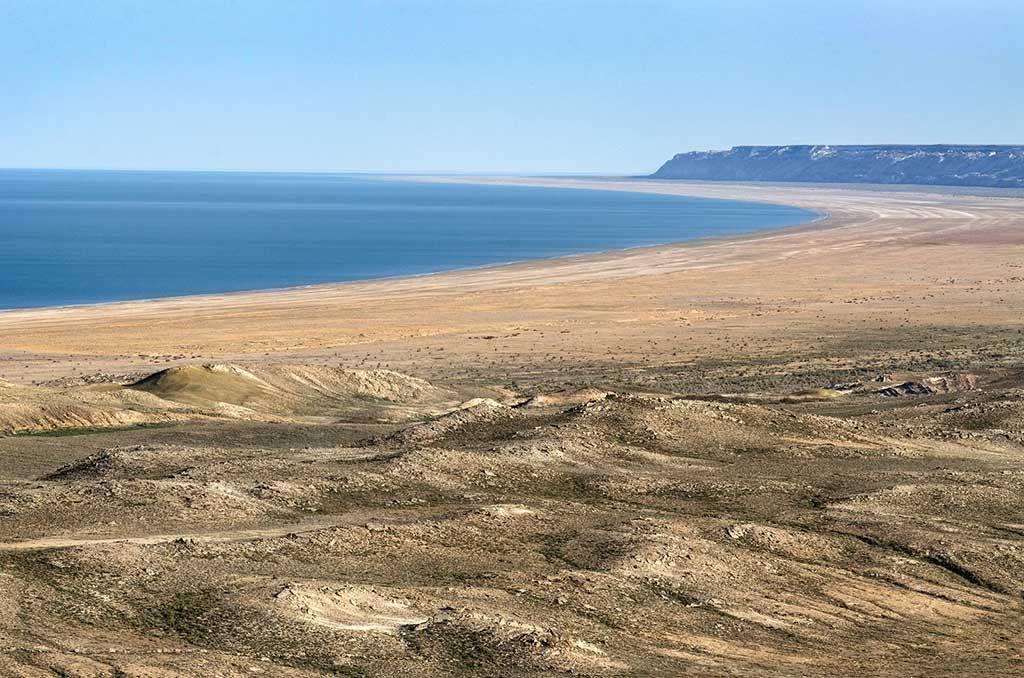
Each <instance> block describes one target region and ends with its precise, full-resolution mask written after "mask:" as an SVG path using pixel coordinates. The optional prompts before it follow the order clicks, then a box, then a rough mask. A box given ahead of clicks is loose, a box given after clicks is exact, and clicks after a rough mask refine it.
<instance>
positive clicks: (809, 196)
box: [0, 176, 1024, 380]
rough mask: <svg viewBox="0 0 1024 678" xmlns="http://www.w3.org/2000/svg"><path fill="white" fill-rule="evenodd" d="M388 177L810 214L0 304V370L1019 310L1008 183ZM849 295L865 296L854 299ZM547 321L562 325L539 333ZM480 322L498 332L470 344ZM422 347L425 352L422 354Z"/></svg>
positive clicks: (393, 356) (334, 356) (921, 319)
mask: <svg viewBox="0 0 1024 678" xmlns="http://www.w3.org/2000/svg"><path fill="white" fill-rule="evenodd" d="M401 179H402V180H413V181H424V180H430V181H441V182H453V181H458V182H464V183H485V184H486V183H502V184H512V185H538V186H553V187H564V188H579V189H584V188H587V189H598V190H625V191H646V192H658V193H674V194H679V195H688V196H695V197H711V198H725V199H735V200H746V201H755V202H757V201H760V202H769V203H781V204H786V205H792V206H795V207H800V208H804V209H808V210H811V211H814V212H816V213H818V214H821V215H822V216H821V217H819V218H818V219H816V220H812V221H810V222H805V223H803V224H798V225H793V226H788V227H784V228H771V229H761V230H757V231H750V232H747V233H743V234H737V235H730V236H725V237H712V238H703V239H694V240H687V241H682V242H677V243H671V244H665V245H654V246H646V247H638V248H631V249H627V250H610V251H606V252H600V253H593V252H591V253H582V254H576V255H570V256H564V257H558V258H552V259H537V260H527V261H520V262H515V263H508V264H500V265H489V266H485V267H476V268H468V269H459V270H453V271H443V272H437V273H429V274H423V275H418V276H411V277H410V276H404V277H395V278H383V279H376V280H363V281H352V282H342V283H326V284H320V285H311V286H306V287H299V288H286V289H281V290H269V291H267V290H263V291H249V292H231V293H221V294H210V295H196V296H183V297H167V298H160V299H154V300H149V301H139V300H134V301H121V302H109V303H105V304H89V305H77V306H63V307H44V308H31V309H16V310H10V311H6V312H3V313H0V379H14V380H25V379H30V380H31V379H35V380H47V379H52V378H57V377H63V376H68V375H73V374H78V373H88V372H90V371H93V372H102V371H109V372H118V371H120V372H124V371H130V372H136V371H142V370H145V369H149V368H150V367H152V365H153V364H154V363H155V362H158V363H160V364H162V365H168V364H179V363H183V362H189V361H192V362H195V361H198V360H203V361H212V360H227V361H229V360H241V361H246V360H257V361H260V360H263V361H266V360H271V359H273V358H275V357H276V358H278V359H281V358H284V359H288V360H294V361H314V362H324V361H335V362H337V361H348V362H352V361H355V362H356V364H358V363H363V362H367V363H368V361H370V360H373V364H377V363H378V362H379V363H380V364H382V365H391V366H392V367H394V368H396V369H409V370H412V371H414V372H421V373H427V372H431V371H433V370H435V367H434V366H435V365H437V366H438V368H439V367H440V366H441V365H443V364H445V361H448V362H451V361H459V360H465V361H467V362H468V364H471V365H476V364H479V365H481V366H483V365H490V364H492V363H493V364H495V365H496V364H499V362H500V361H502V360H504V361H505V362H506V364H508V363H509V361H513V362H516V363H518V362H522V363H523V364H530V363H531V361H536V360H540V358H541V357H542V356H543V355H544V353H543V351H548V352H549V353H550V351H551V350H554V348H557V350H559V351H568V352H569V353H567V354H566V355H567V356H570V357H572V359H573V360H577V359H578V360H598V359H600V360H605V359H606V358H604V357H603V356H605V355H608V354H609V352H611V353H613V354H617V355H621V356H624V359H632V357H643V356H645V355H646V356H648V358H649V359H655V358H652V357H651V356H652V355H655V356H656V355H657V354H652V353H651V352H650V351H649V350H647V349H645V348H644V346H645V345H646V344H645V343H644V342H645V341H648V339H646V338H645V337H659V336H660V337H662V339H660V340H661V341H671V342H673V344H674V345H677V346H678V348H677V349H676V350H675V351H673V353H672V354H670V355H669V356H661V357H657V359H659V360H662V359H663V360H670V359H671V360H682V359H683V357H684V356H691V357H692V356H700V355H706V354H708V352H711V353H714V352H716V351H719V350H720V347H721V342H722V341H737V342H744V341H749V337H751V336H757V337H760V336H764V337H766V339H767V338H770V337H776V336H781V335H780V333H782V334H783V335H785V336H791V335H794V333H803V334H806V335H808V336H812V337H826V338H828V337H832V338H833V339H830V340H829V341H837V340H838V337H841V336H846V335H850V336H858V333H859V334H863V331H864V330H863V328H864V327H865V323H869V325H868V326H870V327H872V328H874V329H873V330H872V331H873V332H876V333H877V332H881V330H879V328H880V327H886V326H891V327H893V328H899V327H905V326H907V325H906V324H907V323H910V324H911V325H915V326H916V325H928V326H947V325H948V326H957V327H960V326H977V325H988V324H992V323H996V324H998V325H1000V326H1013V327H1016V326H1017V325H1018V324H1020V323H1021V322H1022V318H1024V308H1021V309H1018V308H1016V300H1017V298H1018V297H1017V296H1007V295H1006V293H1005V290H1006V289H1008V287H1007V286H1012V285H1017V284H1018V283H1017V282H1016V280H1017V279H1018V278H1019V277H1020V271H1021V270H1024V269H1020V270H1018V269H1017V268H1016V267H1017V266H1019V263H1018V262H1021V261H1024V199H1022V198H1016V197H1009V196H975V195H970V196H967V195H962V194H955V193H953V194H946V193H939V192H935V191H933V190H932V191H928V192H927V193H919V192H907V191H900V192H896V193H893V192H884V191H877V190H855V189H849V188H845V187H844V188H832V187H825V186H822V185H813V186H809V185H792V186H790V185H787V186H780V185H777V184H773V185H750V184H732V183H729V184H726V183H707V182H685V183H678V184H677V183H667V182H664V181H650V180H630V179H616V180H611V179H590V178H588V179H577V178H559V179H554V178H528V177H519V178H513V177H472V178H470V177H422V176H417V177H401ZM950 281H952V282H950ZM965 281H975V283H974V284H968V283H967V282H965ZM978 281H981V282H978ZM982 283H983V284H982ZM1001 289H1002V290H1003V292H999V290H1001ZM1020 298H1021V299H1024V294H1022V295H1020ZM856 299H877V300H882V301H880V302H879V303H878V304H876V306H877V307H876V308H874V309H872V308H871V307H870V305H869V306H865V307H862V306H860V305H858V304H856V303H851V300H856ZM1010 302H1012V303H1010ZM584 329H586V331H587V332H589V336H584V335H583V334H581V332H583V331H584ZM555 331H557V332H559V333H566V334H565V337H567V338H568V337H572V338H574V340H575V341H577V343H575V344H572V345H569V344H566V345H564V346H563V344H562V343H558V342H556V343H552V337H551V333H552V332H555ZM893 331H895V330H894V329H889V330H886V332H889V333H891V332H893ZM479 336H495V337H502V338H503V339H502V343H501V344H497V345H494V346H491V347H490V349H489V350H490V355H489V356H485V355H484V354H482V353H481V352H480V348H481V344H480V342H479V341H478V340H476V339H474V337H479ZM816 341H817V340H816ZM680 342H682V343H680ZM495 349H497V350H495ZM435 351H437V352H441V351H443V353H437V354H436V356H435V357H433V358H431V359H430V360H429V361H425V360H424V359H423V357H424V355H425V353H424V352H435ZM676 354H678V355H676ZM432 355H435V354H433V353H432ZM442 358H443V360H442ZM473 369H476V368H475V367H474V368H473ZM481 369H482V367H481ZM488 369H490V368H488Z"/></svg>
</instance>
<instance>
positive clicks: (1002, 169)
mask: <svg viewBox="0 0 1024 678" xmlns="http://www.w3.org/2000/svg"><path fill="white" fill-rule="evenodd" d="M651 177H652V178H655V179H700V180H707V181H807V182H822V183H830V182H836V183H871V184H926V185H942V186H991V187H1000V188H1024V146H963V145H946V144H940V145H925V146H922V145H879V146H827V145H826V146H734V147H732V148H730V149H729V150H726V151H692V152H689V153H680V154H678V155H676V156H675V157H673V158H672V159H671V160H669V161H668V162H666V163H665V164H664V165H662V166H661V168H659V169H658V171H657V172H655V173H654V174H652V175H651Z"/></svg>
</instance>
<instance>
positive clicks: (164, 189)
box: [0, 170, 815, 309]
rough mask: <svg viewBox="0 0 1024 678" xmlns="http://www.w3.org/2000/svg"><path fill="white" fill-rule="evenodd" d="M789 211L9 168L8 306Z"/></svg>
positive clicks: (663, 237) (672, 237)
mask: <svg viewBox="0 0 1024 678" xmlns="http://www.w3.org/2000/svg"><path fill="white" fill-rule="evenodd" d="M814 217H815V215H814V214H812V213H810V212H807V211H804V210H799V209H793V208H788V207H782V206H776V205H764V204H754V203H742V202H733V201H724V200H705V199H696V198H684V197H678V196H665V195H649V194H642V193H625V192H615V191H589V190H586V191H585V190H574V189H554V188H532V187H509V186H472V185H459V184H429V183H410V182H396V181H386V180H383V179H373V178H367V177H362V176H356V177H354V176H343V175H325V174H273V173H211V172H107V171H71V170H2V171H0V309H11V308H21V307H34V306H52V305H64V304H80V303H88V302H100V301H115V300H126V299H146V298H154V297H166V296H176V295H182V294H198V293H209V292H228V291H237V290H251V289H262V288H277V287H289V286H295V285H308V284H313V283H323V282H334V281H345V280H361V279H368V278H380V277H386V276H398V275H410V274H420V273H427V272H432V271H442V270H448V269H455V268H465V267H471V266H481V265H485V264H496V263H501V262H509V261H518V260H523V259H536V258H540V257H552V256H559V255H565V254H573V253H578V252H592V251H599V250H607V249H615V248H624V247H633V246H638V245H652V244H657V243H665V242H673V241H679V240H686V239H689V238H697V237H705V236H718V235H726V234H734V233H740V232H743V231H749V230H753V229H760V228H770V227H777V226H783V225H790V224H796V223H800V222H805V221H808V220H810V219H813V218H814Z"/></svg>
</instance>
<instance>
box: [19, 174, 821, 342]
mask: <svg viewBox="0 0 1024 678" xmlns="http://www.w3.org/2000/svg"><path fill="white" fill-rule="evenodd" d="M374 178H375V179H377V180H380V181H404V182H413V183H458V184H470V185H478V186H485V185H503V186H523V185H525V184H522V183H519V181H522V180H532V179H534V178H532V177H475V176H455V175H452V176H448V175H394V174H385V175H379V176H376V177H374ZM502 179H508V180H509V181H507V182H506V181H502ZM536 179H537V180H539V181H541V182H543V181H544V180H545V178H544V177H537V178H536ZM552 180H554V181H575V180H577V179H576V178H561V177H552ZM600 181H602V182H604V181H607V182H610V183H615V182H624V181H634V179H632V178H630V177H607V178H602V179H601V180H600ZM529 186H531V187H537V188H567V189H576V190H588V191H605V192H619V191H621V190H622V189H618V188H613V187H611V186H577V185H565V186H562V185H558V186H556V185H548V184H545V183H539V184H532V183H531V184H529ZM628 192H644V191H628ZM653 193H657V194H659V195H678V196H680V197H702V196H696V195H694V196H691V195H687V194H680V193H676V192H673V191H658V192H653ZM708 199H710V200H723V201H735V202H744V203H753V204H760V205H781V206H786V207H794V206H792V205H789V204H787V203H785V202H781V201H767V200H741V199H733V198H708ZM796 209H804V210H805V211H808V212H811V213H812V217H811V218H810V219H808V220H807V221H800V222H798V223H793V224H788V225H785V226H769V227H764V228H754V229H751V230H749V231H744V232H742V233H736V234H730V235H709V236H697V237H692V238H685V239H682V240H671V241H667V242H662V243H654V244H649V245H634V246H632V247H619V248H611V249H603V250H593V251H582V252H574V253H568V254H560V255H555V256H546V257H538V258H530V259H515V260H511V261H505V262H498V263H491V264H481V265H479V266H465V267H459V268H449V269H442V270H438V271H428V272H425V273H409V274H399V275H387V276H380V277H373V278H360V279H354V280H340V281H328V282H319V283H309V284H306V285H287V286H283V287H261V288H252V289H242V290H226V291H221V292H200V293H196V294H172V295H167V296H159V297H141V298H133V299H113V300H109V301H87V302H81V303H69V304H52V305H45V306H23V307H14V308H0V323H2V322H3V321H4V320H7V319H9V318H10V317H12V316H16V315H20V314H32V313H47V312H54V313H56V312H61V311H69V310H80V309H81V310H87V309H97V310H99V309H104V308H110V307H117V306H124V305H131V304H138V305H150V304H161V303H168V304H175V303H185V302H192V303H202V302H204V301H206V302H210V301H215V300H220V299H222V298H224V297H238V296H248V295H275V294H296V293H302V292H305V291H313V292H315V291H320V290H329V289H334V288H338V287H342V286H354V285H363V284H374V283H387V282H395V281H398V282H401V281H406V280H418V279H424V278H432V277H436V276H444V275H449V274H459V273H466V272H478V271H484V272H486V271H498V270H500V269H504V268H506V267H519V266H529V265H537V266H544V265H545V264H557V263H559V262H562V261H575V260H579V259H582V258H587V257H594V258H602V259H603V258H608V257H612V258H614V257H616V256H627V255H630V254H632V253H636V252H642V251H648V250H656V249H661V248H674V247H687V246H694V245H700V244H703V243H714V242H730V241H742V240H745V239H747V238H750V237H756V236H758V235H764V234H774V233H784V232H788V231H790V230H792V229H800V228H806V227H810V226H812V225H819V226H820V225H823V224H824V222H827V221H828V219H829V218H830V214H829V213H828V211H827V210H814V209H807V208H799V207H797V208H796Z"/></svg>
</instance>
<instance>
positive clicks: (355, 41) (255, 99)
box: [0, 0, 1024, 173]
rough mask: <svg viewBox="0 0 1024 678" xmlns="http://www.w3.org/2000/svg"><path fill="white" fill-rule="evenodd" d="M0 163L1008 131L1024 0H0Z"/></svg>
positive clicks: (475, 162) (360, 155)
mask: <svg viewBox="0 0 1024 678" xmlns="http://www.w3.org/2000/svg"><path fill="white" fill-rule="evenodd" d="M0 63H2V64H3V67H2V68H0V130H2V132H0V166H5V167H107V168H191V169H280V170H368V171H465V172H473V171H504V172H611V173H637V172H648V171H652V170H654V169H655V168H657V166H658V165H659V164H660V163H661V162H663V161H664V160H665V159H667V158H668V157H669V156H671V155H672V154H673V153H676V152H679V151H685V150H693V149H704V148H721V147H728V146H731V145H735V144H789V143H895V142H907V143H934V142H948V143H1024V2H1020V0H991V1H986V0H961V1H959V2H954V1H952V0H927V1H924V0H922V1H915V0H900V1H896V0H892V1H884V0H861V1H860V2H845V1H843V0H816V1H809V0H808V1H804V0H790V1H788V2H787V1H785V0H782V1H776V2H755V1H753V0H751V1H749V2H740V1H730V0H717V1H708V2H681V1H680V2H668V1H661V2H653V1H652V2H647V1H644V0H630V1H622V2H601V1H600V0H590V1H588V2H574V1H571V0H564V1H562V2H540V1H525V0H524V1H523V2H495V1H487V0H476V1H472V2H471V1H468V0H467V1H460V0H443V1H442V0H433V1H429V2H427V1H413V0H407V1H401V0H395V1H392V2H384V1H379V2H362V1H355V0H353V1H350V2H346V1H344V0H326V1H322V2H321V1H318V0H287V1H285V0H271V1H263V0H245V1H230V0H202V1H189V0H174V1H173V2H172V1H170V0H167V1H163V2H158V1H156V0H139V1H136V2H128V1H123V0H102V1H98V0H64V1H61V0H32V1H21V0H0Z"/></svg>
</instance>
